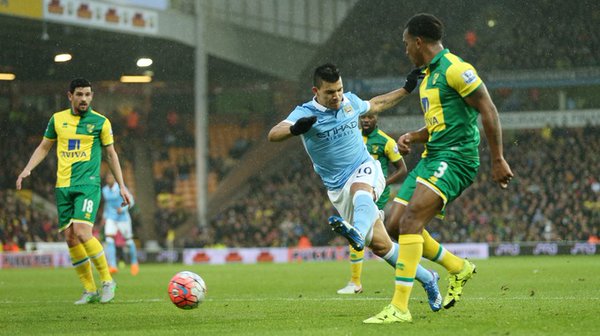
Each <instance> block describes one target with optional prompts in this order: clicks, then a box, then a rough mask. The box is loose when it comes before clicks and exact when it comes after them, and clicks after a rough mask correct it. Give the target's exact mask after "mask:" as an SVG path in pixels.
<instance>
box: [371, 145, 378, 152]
mask: <svg viewBox="0 0 600 336" xmlns="http://www.w3.org/2000/svg"><path fill="white" fill-rule="evenodd" d="M378 151H379V145H373V146H371V153H377V152H378Z"/></svg>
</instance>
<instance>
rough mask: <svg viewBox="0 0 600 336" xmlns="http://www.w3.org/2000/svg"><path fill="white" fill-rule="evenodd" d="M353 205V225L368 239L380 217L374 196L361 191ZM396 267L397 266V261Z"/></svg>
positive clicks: (355, 196)
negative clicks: (367, 236) (368, 233)
mask: <svg viewBox="0 0 600 336" xmlns="http://www.w3.org/2000/svg"><path fill="white" fill-rule="evenodd" d="M352 203H353V204H354V216H353V218H354V223H353V225H354V227H355V228H356V229H357V230H358V231H359V232H360V233H361V234H362V235H363V237H366V235H367V232H369V230H370V229H371V227H372V226H373V223H374V222H375V220H376V219H377V216H379V210H378V209H377V206H376V205H375V202H373V195H371V193H369V192H367V191H364V190H359V191H357V192H356V193H355V194H354V197H353V198H352ZM394 265H396V261H395V260H394ZM394 267H395V266H394Z"/></svg>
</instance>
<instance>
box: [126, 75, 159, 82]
mask: <svg viewBox="0 0 600 336" xmlns="http://www.w3.org/2000/svg"><path fill="white" fill-rule="evenodd" d="M150 82H152V77H150V76H138V75H123V76H121V83H150Z"/></svg>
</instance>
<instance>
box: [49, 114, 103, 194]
mask: <svg viewBox="0 0 600 336" xmlns="http://www.w3.org/2000/svg"><path fill="white" fill-rule="evenodd" d="M44 138H46V139H48V140H51V141H56V142H57V144H56V145H57V146H56V156H57V158H58V169H57V171H56V187H57V188H62V187H71V186H77V185H86V184H92V185H100V182H101V181H100V165H101V162H102V146H108V145H111V144H112V143H113V142H114V140H113V134H112V128H111V125H110V121H109V120H108V118H106V117H105V116H103V115H101V114H100V113H97V112H95V111H93V110H92V109H91V108H88V111H87V112H85V113H83V115H81V116H80V115H75V114H73V112H72V111H71V109H67V110H64V111H60V112H56V113H54V115H52V117H51V118H50V121H49V122H48V127H47V128H46V132H45V133H44Z"/></svg>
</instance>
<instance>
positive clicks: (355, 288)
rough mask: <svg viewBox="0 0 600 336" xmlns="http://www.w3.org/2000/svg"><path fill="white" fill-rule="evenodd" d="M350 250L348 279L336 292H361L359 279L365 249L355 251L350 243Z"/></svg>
mask: <svg viewBox="0 0 600 336" xmlns="http://www.w3.org/2000/svg"><path fill="white" fill-rule="evenodd" d="M348 249H349V251H350V281H349V282H348V284H346V286H344V287H343V288H341V289H339V290H338V291H337V293H338V294H358V293H362V284H361V281H360V278H361V275H362V266H363V259H364V256H365V250H362V251H357V250H355V249H354V248H353V247H352V246H351V245H349V246H348Z"/></svg>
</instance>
